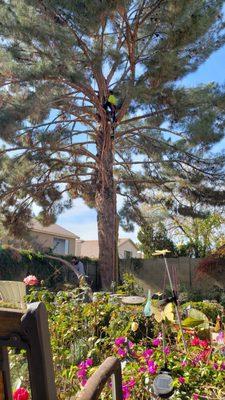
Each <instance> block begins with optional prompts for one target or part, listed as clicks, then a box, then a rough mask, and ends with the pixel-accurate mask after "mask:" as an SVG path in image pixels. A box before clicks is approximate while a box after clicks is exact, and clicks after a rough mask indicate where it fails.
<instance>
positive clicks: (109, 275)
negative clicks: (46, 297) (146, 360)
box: [95, 123, 117, 289]
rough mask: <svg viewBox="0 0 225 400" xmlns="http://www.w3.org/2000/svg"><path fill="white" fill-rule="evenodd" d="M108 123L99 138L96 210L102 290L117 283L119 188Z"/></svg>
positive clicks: (100, 132)
mask: <svg viewBox="0 0 225 400" xmlns="http://www.w3.org/2000/svg"><path fill="white" fill-rule="evenodd" d="M111 133H112V131H111V126H110V124H109V123H106V125H105V126H104V127H103V128H102V129H101V130H100V131H99V134H98V138H97V152H98V176H97V182H96V195H95V202H96V203H95V204H96V209H97V223H98V243H99V266H100V274H101V281H102V287H103V289H109V288H110V286H111V283H112V281H115V280H116V242H117V241H116V235H117V232H116V231H117V230H116V188H115V182H114V178H113V158H114V151H113V146H114V143H113V140H112V138H111Z"/></svg>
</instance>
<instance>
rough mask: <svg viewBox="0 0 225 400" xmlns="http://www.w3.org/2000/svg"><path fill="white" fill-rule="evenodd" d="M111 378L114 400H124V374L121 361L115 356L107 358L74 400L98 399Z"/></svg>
mask: <svg viewBox="0 0 225 400" xmlns="http://www.w3.org/2000/svg"><path fill="white" fill-rule="evenodd" d="M110 378H111V383H112V398H113V400H122V399H123V392H122V375H121V365H120V361H119V360H118V359H117V358H115V357H109V358H107V359H106V360H105V361H104V362H103V363H102V364H101V365H100V367H99V368H98V369H97V371H96V372H95V373H94V374H93V375H92V376H91V377H90V378H89V379H88V381H87V383H86V385H85V387H84V389H83V390H82V391H81V392H80V393H78V395H77V396H76V397H75V398H74V400H98V399H99V396H100V394H101V393H102V391H103V389H104V387H105V385H106V384H107V382H109V380H110Z"/></svg>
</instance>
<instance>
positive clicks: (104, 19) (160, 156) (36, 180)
mask: <svg viewBox="0 0 225 400" xmlns="http://www.w3.org/2000/svg"><path fill="white" fill-rule="evenodd" d="M222 5H223V1H222V0H189V1H186V0H60V1H59V0H10V1H8V0H1V2H0V27H1V28H0V32H1V41H0V60H1V61H0V65H1V69H0V85H1V89H0V107H1V109H0V137H1V138H2V140H3V141H4V142H5V147H4V148H3V149H2V152H1V175H0V198H1V212H2V214H3V216H4V218H5V224H6V225H7V226H11V227H12V231H13V232H14V233H17V234H21V233H22V232H23V229H24V226H25V225H26V223H27V221H28V220H29V218H30V216H31V210H32V204H33V203H36V204H38V205H39V206H40V207H41V208H42V213H41V216H42V218H43V221H44V222H45V223H50V222H52V221H53V220H54V218H55V216H56V215H57V213H60V212H62V210H63V208H64V207H70V206H71V202H72V199H74V198H77V197H82V198H83V199H84V200H85V201H86V202H87V204H89V205H90V206H94V207H95V208H96V210H97V221H98V233H99V247H100V252H99V258H100V269H101V275H102V283H103V286H104V287H109V285H110V283H111V280H112V279H114V278H115V275H116V271H115V265H116V256H115V254H116V231H117V223H116V217H115V215H116V193H117V191H118V190H120V192H121V193H122V194H124V195H126V196H128V199H129V196H130V194H132V195H133V194H134V193H143V194H144V192H145V190H146V188H147V187H153V186H156V187H159V186H161V187H162V188H163V187H164V186H165V187H166V186H167V185H169V184H170V182H171V181H174V180H175V179H176V170H178V169H180V170H182V169H183V168H184V169H185V168H186V169H187V170H188V171H190V179H192V183H193V185H194V182H193V180H194V178H193V177H194V176H195V174H196V176H197V177H196V180H197V184H198V186H199V187H200V186H201V188H200V189H201V191H202V193H204V191H205V186H207V179H206V177H207V176H209V175H207V174H208V173H211V175H210V176H211V177H212V176H215V178H214V182H216V179H217V178H218V175H219V174H220V172H221V169H222V164H223V158H222V157H221V158H220V159H219V158H218V157H213V156H212V155H210V154H209V152H210V150H211V148H212V146H213V145H214V144H215V143H217V142H218V141H219V140H220V139H221V138H222V136H223V127H224V116H223V108H224V93H223V90H222V89H221V88H219V87H217V86H216V85H213V84H212V85H206V86H201V87H197V88H190V89H187V88H184V87H182V86H180V85H179V84H178V81H179V80H180V79H181V78H182V77H184V76H185V75H186V74H188V73H190V72H193V71H195V70H196V69H197V68H198V67H199V65H200V64H201V63H203V62H204V61H205V60H206V59H207V58H208V57H209V55H210V54H211V53H212V52H213V51H214V50H216V49H218V48H219V47H220V46H221V45H223V43H224V22H223V20H222ZM111 89H113V91H114V94H115V95H116V97H117V99H118V103H117V106H116V116H114V115H113V112H112V110H111V109H110V107H109V105H108V104H107V100H108V98H109V95H110V92H109V91H110V90H111ZM111 108H113V107H111ZM106 109H107V110H106ZM208 158H210V160H208ZM213 158H214V160H213ZM143 161H144V162H145V163H144V166H145V171H144V172H143V170H142V169H141V168H139V165H142V163H143ZM146 171H147V173H145V172H146ZM206 172H207V174H206ZM185 179H186V180H185V184H187V182H188V178H187V177H186V178H185ZM218 179H219V178H218ZM195 182H196V181H195ZM200 189H199V191H200ZM211 190H212V189H211ZM136 211H137V213H138V207H136Z"/></svg>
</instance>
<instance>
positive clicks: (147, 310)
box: [144, 289, 152, 317]
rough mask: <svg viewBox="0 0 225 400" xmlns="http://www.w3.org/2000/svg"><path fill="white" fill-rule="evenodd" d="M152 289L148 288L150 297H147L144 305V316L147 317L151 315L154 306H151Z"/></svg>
mask: <svg viewBox="0 0 225 400" xmlns="http://www.w3.org/2000/svg"><path fill="white" fill-rule="evenodd" d="M151 304H152V303H151V290H150V289H149V290H148V297H147V302H146V304H145V307H144V316H145V317H151V315H152V308H151Z"/></svg>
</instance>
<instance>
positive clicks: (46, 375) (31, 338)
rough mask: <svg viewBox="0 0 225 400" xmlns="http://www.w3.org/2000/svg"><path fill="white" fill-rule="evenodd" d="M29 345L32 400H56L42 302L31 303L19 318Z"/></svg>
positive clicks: (48, 339) (46, 324)
mask: <svg viewBox="0 0 225 400" xmlns="http://www.w3.org/2000/svg"><path fill="white" fill-rule="evenodd" d="M21 326H22V330H23V332H24V333H25V335H26V338H27V341H28V342H29V346H28V349H27V357H28V367H29V372H30V383H31V392H32V400H40V399H42V400H56V388H55V380H54V370H53V362H52V355H51V348H50V334H49V330H48V320H47V312H46V308H45V306H44V304H43V303H33V304H31V305H30V306H29V309H28V311H27V313H26V314H25V315H24V316H23V317H22V320H21Z"/></svg>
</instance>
